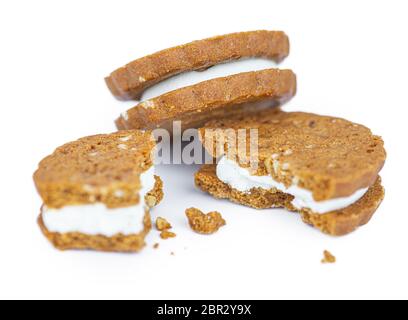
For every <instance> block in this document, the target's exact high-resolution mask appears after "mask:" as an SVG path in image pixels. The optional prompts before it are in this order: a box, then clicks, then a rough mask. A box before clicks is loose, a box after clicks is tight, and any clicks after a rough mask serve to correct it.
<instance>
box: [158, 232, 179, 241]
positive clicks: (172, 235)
mask: <svg viewBox="0 0 408 320" xmlns="http://www.w3.org/2000/svg"><path fill="white" fill-rule="evenodd" d="M176 236H177V235H176V234H175V233H174V232H170V231H167V230H164V231H162V233H160V237H161V238H162V239H163V240H167V239H170V238H175V237H176Z"/></svg>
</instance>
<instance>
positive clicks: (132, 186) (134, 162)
mask: <svg viewBox="0 0 408 320" xmlns="http://www.w3.org/2000/svg"><path fill="white" fill-rule="evenodd" d="M155 145H156V144H155V141H154V139H153V137H152V134H151V132H144V131H136V130H132V131H122V132H117V133H112V134H105V135H96V136H90V137H86V138H82V139H79V140H77V141H74V142H70V143H67V144H65V145H63V146H61V147H59V148H58V149H56V150H55V152H54V153H53V154H52V155H50V156H48V157H46V158H45V159H44V160H42V161H41V162H40V164H39V168H38V170H37V171H36V172H35V173H34V182H35V185H36V187H37V190H38V192H39V194H40V196H41V198H42V199H43V202H44V204H45V205H46V206H47V207H49V208H55V209H59V208H62V207H64V206H68V205H79V204H81V205H83V204H92V203H103V204H105V205H106V206H107V207H108V208H118V207H127V206H132V205H136V204H138V203H140V201H141V200H142V199H140V195H139V191H140V189H141V182H140V175H141V174H142V173H144V172H146V171H147V170H148V169H149V168H151V167H152V166H153V159H154V155H153V152H154V149H155ZM156 180H157V183H161V181H160V179H159V178H156ZM146 200H147V202H150V203H153V202H157V199H156V200H155V199H154V198H151V197H149V198H148V197H146Z"/></svg>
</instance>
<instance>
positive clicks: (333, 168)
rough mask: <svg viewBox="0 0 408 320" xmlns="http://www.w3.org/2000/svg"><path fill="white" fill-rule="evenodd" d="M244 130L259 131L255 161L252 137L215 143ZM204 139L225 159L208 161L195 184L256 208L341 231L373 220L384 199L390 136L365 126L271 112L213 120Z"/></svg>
mask: <svg viewBox="0 0 408 320" xmlns="http://www.w3.org/2000/svg"><path fill="white" fill-rule="evenodd" d="M221 128H222V129H221ZM226 128H228V129H229V130H226ZM217 129H218V130H217ZM240 129H247V130H248V129H255V130H257V132H258V142H257V153H256V154H257V156H256V159H254V160H255V165H254V163H252V165H251V163H250V162H249V159H250V158H251V155H252V157H253V151H251V152H252V154H250V150H251V148H250V145H251V143H250V141H249V135H248V134H247V135H246V137H245V136H244V138H246V140H247V141H244V147H241V148H236V149H238V150H235V149H234V150H233V149H232V148H230V147H229V146H230V145H237V144H238V142H236V143H233V144H229V143H224V144H223V147H219V146H218V147H217V143H216V141H214V140H216V139H220V138H222V139H223V140H222V141H228V135H231V134H232V133H236V132H237V131H238V130H240ZM214 130H216V132H217V134H216V135H214V134H213V133H214ZM209 132H211V133H212V134H209ZM236 136H238V135H237V134H235V135H234V137H233V139H235V138H236ZM200 137H201V140H202V142H203V144H204V146H205V148H206V150H207V151H208V152H209V153H210V154H211V155H212V156H214V157H215V158H220V160H219V162H218V164H217V165H205V166H203V167H202V168H201V169H200V170H199V172H198V173H197V174H196V176H195V182H196V185H197V186H198V187H199V188H200V189H201V190H203V191H205V192H208V193H210V194H211V195H213V196H214V197H216V198H220V199H229V200H231V201H233V202H236V203H239V204H243V205H247V206H250V207H253V208H256V209H267V208H275V207H282V208H287V209H289V210H291V211H296V212H299V213H300V214H301V216H302V218H303V221H304V222H306V223H308V224H310V225H313V226H315V227H316V228H318V229H320V230H321V231H322V232H324V233H327V234H330V235H335V236H341V235H345V234H347V233H350V232H352V231H354V230H355V229H356V228H358V227H359V226H361V225H364V224H366V223H367V222H369V220H370V219H371V217H372V216H373V214H374V213H375V211H376V210H377V208H378V206H379V205H380V203H381V202H382V200H383V197H384V189H383V187H382V186H381V179H380V177H379V172H380V171H381V169H382V167H383V165H384V162H385V158H386V152H385V150H384V146H383V141H382V139H381V138H380V137H378V136H375V135H373V134H372V133H371V131H370V130H369V129H368V128H366V127H364V126H362V125H359V124H355V123H352V122H349V121H347V120H344V119H339V118H333V117H326V116H320V115H315V114H309V113H301V112H292V113H286V112H282V111H280V110H266V111H263V112H260V113H258V114H256V115H252V116H250V117H246V118H239V117H236V118H232V119H231V118H230V119H222V120H214V121H211V122H209V123H207V124H206V125H205V127H204V128H202V129H200ZM241 145H242V142H241Z"/></svg>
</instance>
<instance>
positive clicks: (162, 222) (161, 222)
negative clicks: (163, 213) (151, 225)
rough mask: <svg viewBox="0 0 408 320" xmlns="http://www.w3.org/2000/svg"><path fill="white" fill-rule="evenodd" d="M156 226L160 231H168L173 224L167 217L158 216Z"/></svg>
mask: <svg viewBox="0 0 408 320" xmlns="http://www.w3.org/2000/svg"><path fill="white" fill-rule="evenodd" d="M156 228H157V230H159V231H166V230H169V229H171V228H172V226H171V224H170V223H169V222H168V221H167V220H166V219H164V218H161V217H158V218H157V220H156Z"/></svg>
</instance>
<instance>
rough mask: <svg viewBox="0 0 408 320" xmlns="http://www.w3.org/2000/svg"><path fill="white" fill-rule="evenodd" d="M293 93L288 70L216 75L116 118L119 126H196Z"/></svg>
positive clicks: (264, 105)
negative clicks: (175, 124) (179, 124)
mask: <svg viewBox="0 0 408 320" xmlns="http://www.w3.org/2000/svg"><path fill="white" fill-rule="evenodd" d="M295 93H296V75H295V74H294V73H293V72H292V71H291V70H279V69H267V70H261V71H255V72H245V73H240V74H236V75H232V76H228V77H223V78H216V79H212V80H208V81H204V82H201V83H198V84H196V85H193V86H189V87H185V88H181V89H177V90H174V91H172V92H169V93H166V94H164V95H161V96H159V97H156V98H153V99H151V100H148V101H145V102H143V103H140V104H139V105H137V106H136V107H134V108H132V109H130V110H128V111H127V112H126V113H124V114H123V115H122V116H121V117H120V118H119V119H118V120H117V121H116V124H117V126H118V128H119V129H122V130H124V129H125V130H127V129H147V130H151V129H155V128H165V129H167V130H169V131H171V129H172V124H173V122H174V121H181V122H182V129H183V130H184V129H188V128H198V127H200V126H202V125H203V124H205V123H206V122H207V121H209V120H211V119H218V118H221V117H226V116H230V115H242V114H248V113H252V112H255V111H259V110H263V109H266V108H272V107H276V106H279V105H281V104H283V103H284V102H286V101H287V100H289V99H290V98H292V97H293V96H294V95H295Z"/></svg>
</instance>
